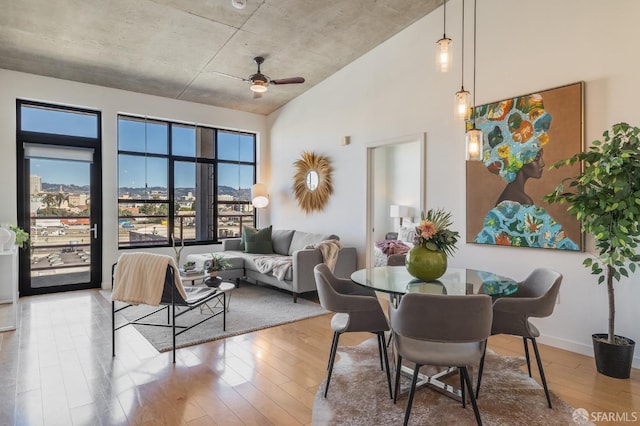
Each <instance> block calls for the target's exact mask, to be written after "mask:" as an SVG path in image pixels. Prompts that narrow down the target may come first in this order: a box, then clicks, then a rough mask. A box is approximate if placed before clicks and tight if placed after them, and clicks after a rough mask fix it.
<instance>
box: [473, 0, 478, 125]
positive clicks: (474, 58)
mask: <svg viewBox="0 0 640 426" xmlns="http://www.w3.org/2000/svg"><path fill="white" fill-rule="evenodd" d="M477 5H478V1H477V0H473V128H474V129H475V127H476V95H477V94H478V93H477V89H476V37H477V31H476V25H477V24H476V23H477V16H476V15H477V9H478V7H477Z"/></svg>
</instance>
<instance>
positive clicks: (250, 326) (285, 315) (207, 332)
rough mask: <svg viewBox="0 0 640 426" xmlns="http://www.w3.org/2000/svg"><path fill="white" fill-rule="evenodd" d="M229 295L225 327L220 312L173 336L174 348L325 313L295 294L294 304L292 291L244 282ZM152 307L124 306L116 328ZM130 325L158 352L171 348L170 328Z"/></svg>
mask: <svg viewBox="0 0 640 426" xmlns="http://www.w3.org/2000/svg"><path fill="white" fill-rule="evenodd" d="M230 294H231V299H230V304H229V312H227V330H226V331H222V315H218V316H217V317H215V318H212V319H210V320H208V321H206V322H204V323H202V324H200V325H198V326H196V327H194V328H192V329H191V330H189V331H186V332H184V333H182V334H180V335H179V336H178V337H177V338H176V348H181V347H185V346H191V345H197V344H199V343H204V342H208V341H211V340H217V339H223V338H225V337H231V336H237V335H239V334H245V333H250V332H252V331H256V330H261V329H264V328H269V327H274V326H276V325H281V324H286V323H290V322H295V321H300V320H303V319H306V318H312V317H316V316H319V315H323V314H326V313H327V312H328V311H326V310H324V309H323V308H322V307H321V306H320V305H319V304H318V303H315V302H312V301H310V300H306V299H303V298H300V297H298V302H297V303H293V296H292V294H291V293H287V292H282V291H279V290H276V289H274V288H271V287H266V286H260V285H254V284H248V283H245V282H243V283H241V285H240V287H239V288H235V289H233V290H231V293H230ZM107 297H108V298H109V300H110V293H107ZM227 297H228V295H227ZM209 303H211V302H209ZM214 303H215V302H214ZM122 306H124V304H123V303H120V302H116V308H118V307H122ZM153 309H154V307H150V306H146V305H139V306H132V307H130V308H127V309H124V310H123V311H121V312H120V313H118V314H116V327H117V326H119V325H121V324H124V323H125V322H127V321H130V320H133V319H135V318H138V317H140V316H141V315H144V314H145V313H147V312H151V311H152V310H153ZM156 309H157V308H156ZM205 313H206V310H205ZM202 316H203V314H201V313H200V309H198V308H196V309H194V310H192V311H191V312H189V313H187V314H184V315H183V316H181V317H178V320H177V322H176V324H178V325H179V324H185V325H189V324H194V323H196V322H198V321H199V320H200V319H201V318H202ZM123 317H124V318H123ZM166 317H167V314H166V310H165V311H162V312H160V313H156V314H154V315H153V316H150V317H148V318H146V319H145V321H146V322H154V323H156V322H163V321H164V322H165V323H166ZM133 327H135V328H136V329H137V330H138V331H139V332H140V334H142V335H143V336H144V337H145V338H146V339H147V340H148V341H149V342H150V343H151V344H152V345H153V347H154V348H156V349H157V350H158V351H159V352H165V351H169V350H171V348H172V337H171V329H170V328H165V327H152V326H144V325H134V326H133Z"/></svg>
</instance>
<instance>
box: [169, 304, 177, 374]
mask: <svg viewBox="0 0 640 426" xmlns="http://www.w3.org/2000/svg"><path fill="white" fill-rule="evenodd" d="M172 308H173V309H172V312H173V321H172V322H171V330H172V332H173V363H174V364H175V363H176V305H173V306H172ZM168 310H169V309H167V311H168Z"/></svg>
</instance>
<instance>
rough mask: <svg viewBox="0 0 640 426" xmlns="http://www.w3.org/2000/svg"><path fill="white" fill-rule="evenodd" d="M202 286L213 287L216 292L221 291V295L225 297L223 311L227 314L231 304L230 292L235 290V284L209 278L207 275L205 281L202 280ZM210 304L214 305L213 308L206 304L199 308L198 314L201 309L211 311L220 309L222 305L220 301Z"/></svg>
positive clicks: (218, 278) (217, 278) (216, 278)
mask: <svg viewBox="0 0 640 426" xmlns="http://www.w3.org/2000/svg"><path fill="white" fill-rule="evenodd" d="M203 283H204V285H206V286H207V287H215V288H217V289H218V291H221V292H223V293H225V297H224V300H225V301H226V306H225V310H226V311H227V312H229V304H230V303H231V291H232V290H233V289H235V288H236V286H235V284H233V283H230V282H228V281H224V280H223V279H222V278H220V277H215V278H213V277H209V276H208V275H207V276H205V279H204V280H203ZM212 303H214V305H213V306H209V305H208V304H205V305H206V307H205V305H203V306H201V307H200V312H202V309H203V308H204V309H209V310H210V311H213V309H214V308H221V307H222V306H220V303H222V302H221V301H220V299H216V300H214V301H212Z"/></svg>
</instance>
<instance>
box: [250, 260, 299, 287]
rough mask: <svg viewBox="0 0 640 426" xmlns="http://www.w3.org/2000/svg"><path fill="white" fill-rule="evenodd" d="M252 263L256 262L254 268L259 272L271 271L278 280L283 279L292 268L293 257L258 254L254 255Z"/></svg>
mask: <svg viewBox="0 0 640 426" xmlns="http://www.w3.org/2000/svg"><path fill="white" fill-rule="evenodd" d="M253 263H255V264H256V268H257V269H258V271H259V272H260V273H261V274H268V273H269V272H271V273H272V274H273V276H274V277H276V278H277V279H279V280H280V281H284V278H285V277H286V276H287V273H288V272H289V270H290V269H291V268H293V258H291V257H290V256H287V257H274V256H260V257H254V258H253Z"/></svg>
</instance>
